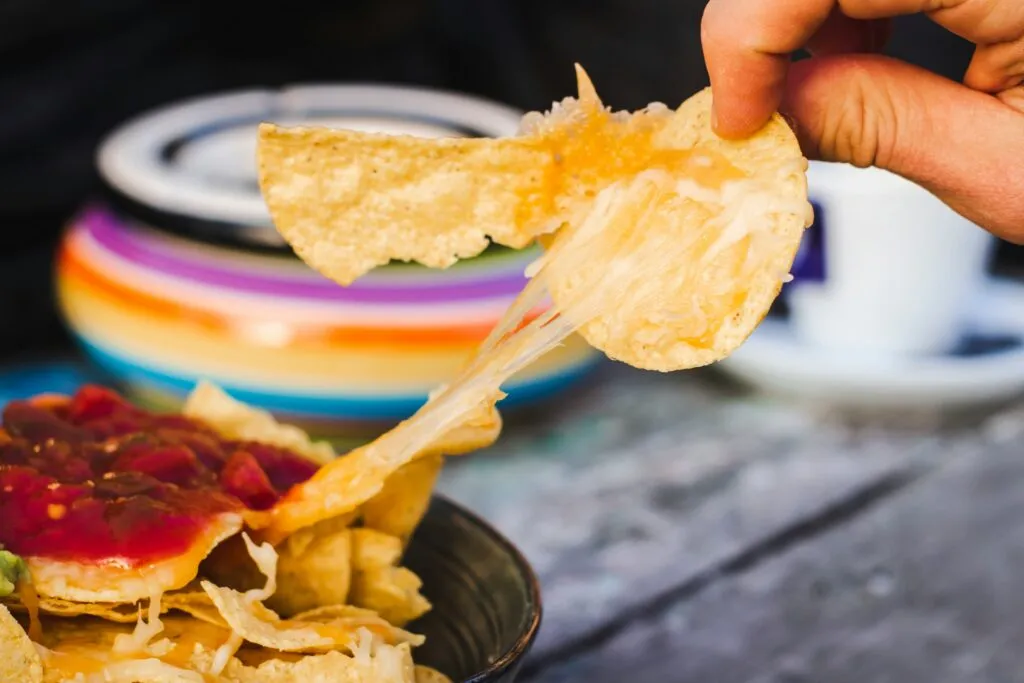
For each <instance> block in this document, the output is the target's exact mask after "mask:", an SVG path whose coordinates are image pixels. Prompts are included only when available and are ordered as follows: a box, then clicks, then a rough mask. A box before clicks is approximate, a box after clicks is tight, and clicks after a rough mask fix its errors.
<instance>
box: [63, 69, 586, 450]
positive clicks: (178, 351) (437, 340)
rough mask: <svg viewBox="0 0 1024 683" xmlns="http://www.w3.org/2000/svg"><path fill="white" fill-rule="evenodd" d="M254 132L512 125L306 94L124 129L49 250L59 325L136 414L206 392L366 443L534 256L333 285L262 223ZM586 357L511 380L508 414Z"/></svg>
mask: <svg viewBox="0 0 1024 683" xmlns="http://www.w3.org/2000/svg"><path fill="white" fill-rule="evenodd" d="M260 120H274V121H281V122H285V123H293V122H298V121H317V122H329V123H333V124H338V125H344V126H348V127H357V128H364V129H376V130H394V131H399V132H412V133H416V134H420V135H424V134H427V135H429V134H434V135H489V136H500V135H506V134H509V133H511V132H513V131H514V130H515V128H516V126H517V123H518V112H515V111H511V110H506V109H505V108H503V107H499V106H497V105H493V104H491V103H487V102H482V101H480V100H475V99H473V98H467V97H463V96H459V95H452V94H447V93H435V92H431V91H423V90H414V89H405V88H394V87H381V88H374V87H366V86H359V87H335V88H331V87H326V86H320V87H315V88H309V89H303V88H295V89H290V90H286V91H283V92H277V93H240V94H236V95H229V96H222V97H215V98H210V99H205V100H197V101H192V102H187V103H184V104H181V105H177V106H173V107H170V108H167V109H164V110H161V111H158V112H156V113H153V114H149V115H147V116H144V117H142V118H140V119H138V120H136V121H133V122H130V123H129V124H128V125H127V126H125V127H123V128H122V129H120V130H119V131H116V132H115V133H114V134H113V135H112V136H111V137H110V138H108V140H107V141H106V142H105V143H104V145H103V146H102V148H101V151H100V154H99V163H100V171H101V175H102V176H103V178H104V180H105V182H106V184H107V186H108V187H107V189H108V193H107V196H106V197H105V198H104V201H103V202H102V203H97V204H94V205H92V206H89V207H86V208H85V209H83V210H82V211H81V212H80V213H79V214H78V215H77V216H76V217H75V219H74V220H73V221H72V222H71V224H70V225H69V227H68V230H67V233H66V235H65V238H64V240H63V243H62V245H61V249H60V254H59V258H58V266H57V279H58V292H59V302H60V306H61V310H62V311H63V313H64V316H65V319H66V321H67V323H68V325H69V327H70V329H71V330H72V332H73V333H74V335H75V336H76V338H77V339H78V341H79V342H80V344H81V346H82V348H83V349H84V350H85V352H86V354H87V355H88V356H89V357H90V358H91V359H92V360H93V361H94V362H95V363H96V364H98V365H99V366H100V367H102V368H103V369H104V370H106V371H107V372H108V373H110V374H111V375H113V376H114V377H115V378H117V379H119V380H121V381H122V382H123V383H124V384H125V388H126V389H128V390H129V391H131V392H132V393H134V394H135V395H136V396H137V397H138V398H141V399H144V400H147V401H148V402H149V403H157V404H166V405H167V406H168V407H173V406H174V405H175V404H176V403H177V402H178V401H180V399H181V398H182V396H183V395H184V394H185V393H186V392H187V391H188V390H189V389H190V388H191V386H192V385H193V384H194V383H195V381H196V380H197V379H199V378H201V377H205V378H209V379H211V380H213V381H216V382H218V383H219V384H221V385H222V386H224V387H225V388H226V389H227V390H228V391H229V392H231V393H232V394H233V395H235V396H236V397H238V398H240V399H242V400H245V401H247V402H250V403H252V404H254V405H257V406H261V407H264V408H267V409H269V410H271V411H273V412H275V413H277V414H279V415H280V416H282V417H285V418H286V419H291V420H295V421H298V422H301V423H304V424H306V425H307V426H311V427H319V429H318V430H317V431H322V432H328V433H330V432H339V433H344V432H350V431H355V432H364V431H375V430H377V429H379V428H381V427H383V426H385V425H387V424H390V423H393V422H395V421H397V420H400V419H402V418H405V417H407V416H408V415H410V414H411V413H412V412H414V411H415V410H416V409H417V408H418V407H419V406H420V405H421V404H422V403H423V401H424V400H425V399H426V396H427V393H428V392H429V391H430V390H431V389H433V388H434V387H436V386H438V385H439V384H442V383H444V382H447V381H449V380H450V379H451V378H452V376H453V375H454V374H455V373H456V371H457V370H458V369H459V368H460V367H461V366H462V365H463V364H464V363H465V362H466V361H467V359H468V358H469V356H470V355H471V353H472V352H473V350H474V349H475V348H476V346H477V345H478V344H479V343H480V342H481V341H482V340H483V338H484V337H485V336H486V334H487V333H488V331H489V330H490V328H491V327H492V326H493V325H494V324H495V323H496V322H497V320H498V319H499V318H500V316H501V314H502V313H503V312H504V310H505V309H506V308H507V306H508V305H509V304H510V303H511V301H512V299H513V298H514V297H515V296H516V294H518V293H519V291H520V290H521V289H522V288H523V286H524V285H525V282H526V280H525V277H524V275H523V272H524V269H525V267H526V265H527V264H528V263H529V262H530V261H531V260H532V259H533V258H535V256H536V254H535V253H534V252H532V251H529V250H528V251H525V252H516V251H510V250H504V249H491V250H488V251H487V252H485V253H484V254H483V255H482V256H480V257H478V258H475V259H471V260H468V261H465V262H463V263H460V264H458V265H456V266H454V267H452V268H451V269H449V270H445V271H435V270H428V269H425V268H422V267H420V266H416V265H409V264H396V265H391V266H387V267H385V268H381V269H379V270H377V271H375V272H373V273H371V274H369V275H368V276H367V277H365V278H363V279H361V280H360V281H359V282H357V283H355V284H353V285H352V286H350V287H347V288H342V287H339V286H337V285H336V284H334V283H333V282H330V281H328V280H327V279H325V278H323V277H322V276H320V275H319V274H317V273H315V272H313V271H312V270H310V269H309V268H307V267H306V266H305V265H304V264H303V263H302V262H300V261H299V260H298V259H296V258H295V257H294V255H292V254H291V252H290V251H288V250H287V249H286V248H285V247H284V245H282V244H281V243H280V241H279V238H278V236H277V234H276V232H274V230H273V228H272V226H271V225H270V221H269V218H268V216H267V215H266V210H265V207H264V206H263V204H262V201H261V200H260V197H259V193H258V189H257V188H256V184H255V167H254V163H253V145H254V132H255V131H254V128H255V126H254V124H255V123H256V122H258V121H260ZM595 359H596V356H595V354H594V352H592V350H591V349H590V348H589V347H588V346H586V344H584V343H583V342H582V341H581V340H579V339H577V338H573V339H570V340H569V341H568V343H567V344H565V345H564V346H563V347H561V348H558V349H556V350H554V351H552V352H551V353H549V354H548V355H546V356H545V357H543V358H541V359H539V360H538V361H537V362H536V363H535V364H533V365H532V366H530V367H529V368H527V369H525V370H524V371H523V372H521V373H520V374H519V375H518V376H516V377H514V378H513V379H512V380H511V381H510V383H509V385H508V387H507V391H508V393H509V397H508V399H506V401H507V403H506V406H512V405H516V404H519V405H522V404H528V403H531V402H533V401H536V400H540V399H543V398H546V397H549V396H551V395H553V394H554V393H556V392H558V391H560V390H563V389H565V388H567V387H569V386H571V385H572V384H573V382H574V381H575V380H577V379H579V378H581V377H582V376H583V375H584V374H585V373H586V372H587V370H588V369H589V368H591V367H592V366H593V364H594V362H595Z"/></svg>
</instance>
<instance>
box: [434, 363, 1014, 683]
mask: <svg viewBox="0 0 1024 683" xmlns="http://www.w3.org/2000/svg"><path fill="white" fill-rule="evenodd" d="M599 375H600V376H599V378H598V380H597V381H596V382H595V383H594V384H593V386H592V387H591V388H590V389H589V390H587V391H585V392H579V393H577V394H575V395H573V396H572V397H571V398H570V399H569V400H567V401H565V402H564V403H563V404H562V405H561V406H559V407H557V408H552V409H549V410H546V411H543V413H542V415H541V416H535V417H532V418H530V417H523V418H520V419H519V420H514V421H512V422H511V423H510V424H509V425H507V427H506V434H505V436H504V437H503V438H502V440H501V441H500V442H499V444H498V445H497V446H495V447H494V448H492V449H491V450H489V451H486V452H483V453H479V454H476V455H473V456H470V457H467V458H463V459H460V460H451V461H450V463H449V465H448V467H447V468H446V473H445V475H444V479H443V482H442V486H441V488H442V490H443V491H444V492H445V493H447V494H449V495H450V496H452V497H453V498H455V499H457V500H459V501H462V502H464V503H466V504H468V505H469V506H470V507H472V508H473V509H474V510H476V511H478V512H480V513H481V514H483V515H484V516H486V517H487V518H488V519H489V520H491V521H492V522H493V523H494V524H495V525H497V526H498V527H499V528H500V529H501V530H502V531H504V532H505V533H506V534H507V535H508V536H509V537H510V538H512V540H514V541H515V542H516V543H517V544H518V545H519V546H520V547H521V548H522V550H523V551H524V552H525V553H526V555H527V556H528V557H529V559H530V560H531V562H532V563H533V565H534V567H535V568H536V569H537V571H538V573H539V575H540V577H541V581H542V584H543V588H544V597H545V606H546V613H545V623H544V627H543V630H542V632H541V635H540V638H539V640H538V643H537V645H536V648H535V650H534V652H533V653H532V656H531V659H530V661H529V662H528V665H527V670H526V671H525V672H524V677H523V678H524V681H525V682H526V683H568V682H570V681H572V682H575V681H579V682H586V683H626V682H634V683H647V682H648V681H650V682H651V683H661V682H665V683H674V682H676V681H679V682H681V683H683V682H685V683H689V682H695V683H696V682H699V683H706V682H713V683H732V682H734V681H735V682H749V683H770V682H771V683H776V682H777V683H783V682H785V683H803V682H806V683H846V682H847V681H848V682H849V683H875V682H878V683H882V682H889V681H892V682H893V683H916V682H918V681H920V682H922V683H944V682H946V681H949V682H954V681H956V682H957V683H960V682H964V681H971V682H975V681H978V682H992V683H1003V682H1012V681H1024V403H1021V404H1019V405H1016V406H1006V407H1003V408H1000V409H997V410H992V411H989V412H987V413H986V414H982V415H974V416H955V417H954V416H936V415H911V414H901V415H889V416H887V417H886V419H881V418H873V417H869V418H866V419H860V420H858V421H857V422H856V423H854V422H852V421H851V420H850V419H849V416H840V417H837V415H836V414H835V413H834V412H830V411H828V410H825V409H822V408H821V407H820V406H819V407H806V406H800V405H795V404H793V403H787V402H784V401H781V400H777V399H771V398H766V397H763V396H758V395H756V394H753V393H751V392H748V391H745V390H743V389H741V388H738V387H736V386H735V385H731V384H730V383H728V382H727V381H726V380H724V379H723V378H722V377H721V376H720V375H718V374H716V373H715V372H714V371H697V372H689V373H677V374H674V375H657V374H653V373H640V372H636V371H632V370H628V369H624V368H621V367H618V366H616V367H607V368H605V369H603V370H602V371H601V372H600V373H599Z"/></svg>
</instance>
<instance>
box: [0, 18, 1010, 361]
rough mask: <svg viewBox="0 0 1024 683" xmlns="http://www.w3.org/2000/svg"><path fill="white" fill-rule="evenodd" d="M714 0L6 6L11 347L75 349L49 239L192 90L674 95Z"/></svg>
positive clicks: (922, 38) (930, 48)
mask: <svg viewBox="0 0 1024 683" xmlns="http://www.w3.org/2000/svg"><path fill="white" fill-rule="evenodd" d="M703 8H704V3H703V2H701V1H699V0H690V1H687V0H333V1H331V2H322V1H316V0H290V1H289V2H284V3H274V4H264V5H260V4H258V3H255V2H244V3H243V2H237V1H232V0H219V1H218V0H208V1H207V2H202V3H201V2H198V1H196V0H193V1H191V2H178V1H173V0H148V1H147V0H91V1H88V2H85V1H83V2H74V3H72V2H58V1H56V0H0V224H2V225H3V228H4V233H3V235H4V240H5V248H4V249H3V250H2V251H0V320H3V321H4V322H3V323H0V330H2V333H0V354H3V355H5V356H10V355H11V354H12V353H16V352H22V351H26V350H40V349H42V348H44V347H52V346H59V345H62V344H65V343H66V340H65V337H64V335H63V332H62V331H61V327H60V324H59V323H58V322H57V317H56V314H55V312H54V309H53V306H52V304H51V301H50V297H51V287H50V279H51V275H50V259H51V254H52V251H53V247H54V244H55V240H56V238H57V236H58V234H59V231H60V228H61V226H62V224H63V223H64V221H65V220H66V219H67V218H68V216H69V214H70V213H71V212H72V211H73V210H74V209H75V208H76V207H78V206H79V205H81V203H82V202H83V201H84V200H86V199H88V198H89V197H90V195H92V193H93V192H94V191H96V189H97V185H98V183H97V178H96V174H95V172H94V169H93V150H94V148H95V146H96V144H97V142H98V140H99V139H100V138H101V137H102V136H103V135H104V134H105V133H106V132H108V131H109V130H110V129H111V128H112V127H114V126H116V125H118V124H119V123H121V122H122V121H123V120H124V119H126V118H127V117H129V116H132V115H133V114H136V113H138V112H140V111H143V110H146V109H148V108H151V107H153V106H156V105H159V104H163V103H166V102H168V101H171V100H175V99H179V98H182V97H186V96H190V95H197V94H205V93H210V92H215V91H223V90H229V89H235V88H245V87H252V86H275V85H281V84H286V83H294V82H311V81H334V82H338V81H378V82H382V81H386V82H394V83H411V84H419V85H427V86H435V87H439V88H447V89H454V90H460V91H465V92H470V93H476V94H480V95H484V96H487V97H491V98H494V99H497V100H501V101H504V102H507V103H510V104H513V105H515V106H518V107H521V108H523V109H540V108H546V107H547V106H548V105H549V104H550V103H551V102H552V101H553V100H556V99H561V98H562V97H564V96H566V95H569V94H573V92H574V77H573V70H572V63H573V62H574V61H579V62H582V63H583V64H585V65H586V67H587V69H588V71H589V72H590V74H591V76H592V77H593V78H594V80H595V82H596V83H598V84H599V86H600V89H601V93H602V95H603V96H604V97H605V99H606V101H607V102H608V103H609V104H611V105H613V106H615V107H617V108H636V107H639V106H642V105H644V104H647V103H648V102H650V101H655V100H657V101H664V102H668V103H672V104H676V103H678V102H680V101H681V100H682V99H684V98H685V97H687V96H688V95H690V94H691V93H693V92H694V91H695V90H697V89H698V88H701V87H703V86H705V85H706V84H707V76H706V73H705V71H704V65H703V60H702V57H701V49H700V40H699V35H700V31H699V26H700V17H701V13H702V11H703ZM741 20H742V19H741V18H739V17H737V21H741ZM890 53H891V54H893V55H896V56H899V57H902V58H904V59H907V60H909V61H912V62H915V63H918V64H921V65H924V66H926V67H928V68H931V69H933V70H935V71H938V72H940V73H942V74H944V75H946V76H949V77H951V78H959V77H960V76H961V75H962V73H963V71H964V69H965V68H966V65H967V63H968V61H969V59H970V54H971V47H970V46H969V45H967V44H966V43H964V42H963V41H961V40H960V39H958V38H956V37H955V36H952V35H951V34H949V33H946V32H945V31H943V30H942V29H939V28H937V27H936V26H934V25H932V24H931V23H929V22H928V21H927V20H923V19H920V18H917V17H915V18H907V19H905V20H901V21H900V22H898V25H897V29H896V31H895V33H894V37H893V42H892V45H891V48H890ZM1007 257H1011V258H1019V257H1017V256H1012V255H1011V254H1010V252H1009V251H1008V250H1007V251H1006V252H1005V253H1004V254H1003V259H1004V260H1006V259H1007Z"/></svg>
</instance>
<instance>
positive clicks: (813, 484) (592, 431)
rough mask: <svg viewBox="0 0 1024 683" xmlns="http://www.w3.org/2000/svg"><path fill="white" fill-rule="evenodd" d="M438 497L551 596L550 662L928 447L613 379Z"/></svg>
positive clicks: (495, 452)
mask: <svg viewBox="0 0 1024 683" xmlns="http://www.w3.org/2000/svg"><path fill="white" fill-rule="evenodd" d="M506 433H507V436H506V437H505V438H504V439H503V440H502V442H501V443H499V444H498V445H497V446H496V447H495V448H494V449H492V450H491V451H490V452H488V453H481V454H475V455H472V456H470V457H467V458H463V459H458V460H452V461H450V463H449V466H448V467H447V468H446V470H445V473H444V476H443V479H442V483H441V486H440V488H441V490H442V491H444V492H445V493H447V494H449V495H451V496H452V497H454V498H455V499H457V500H460V501H462V502H464V503H466V504H467V505H469V506H470V507H471V508H472V509H474V510H476V511H478V512H479V513H480V514H482V515H484V516H485V517H486V518H488V519H489V520H491V521H492V522H493V523H495V524H496V526H497V527H498V528H500V529H501V530H502V531H504V532H505V533H506V534H508V535H509V536H510V537H511V538H512V540H513V541H515V542H516V543H517V544H518V545H519V546H520V547H521V548H522V549H523V551H524V552H525V553H526V555H527V557H528V558H529V559H530V560H531V562H532V563H533V564H534V566H535V568H536V569H537V571H538V573H539V574H540V576H541V580H542V583H543V587H544V597H545V607H546V613H545V625H544V628H543V630H542V633H541V636H540V638H539V642H538V644H537V647H536V650H535V653H536V656H537V657H539V658H540V659H544V658H546V657H551V656H554V655H556V654H557V653H558V652H559V651H562V650H564V649H565V648H572V647H574V646H575V645H574V644H579V643H581V642H584V641H586V639H588V638H591V637H593V635H594V634H595V633H597V632H599V631H600V630H601V629H605V628H608V627H609V625H610V624H614V623H615V622H616V620H619V619H622V618H624V617H623V615H627V616H628V614H629V612H630V611H631V610H636V609H642V608H643V607H644V606H645V605H647V604H648V603H651V602H657V601H658V600H660V599H661V598H662V596H664V595H665V594H666V593H669V592H671V591H672V590H674V589H676V588H677V587H679V586H683V585H686V584H687V583H688V582H691V581H693V580H694V579H695V578H696V577H700V576H702V575H704V574H705V573H707V572H713V571H716V568H717V567H719V566H721V565H723V564H724V563H727V562H729V561H730V560H731V559H732V558H735V557H736V556H738V555H742V554H743V553H744V552H746V551H747V550H748V549H750V548H756V547H758V546H759V544H763V543H766V542H770V541H771V539H773V538H775V537H777V536H779V535H784V534H785V533H787V530H789V529H792V528H794V527H795V526H798V525H800V524H802V523H804V522H806V521H807V520H809V519H814V518H816V517H817V516H818V515H820V514H821V512H822V511H823V510H825V509H828V508H829V507H831V506H834V505H836V504H839V503H841V502H842V501H845V500H847V499H850V498H856V497H857V496H859V495H862V494H863V493H864V491H869V490H871V488H872V487H875V486H879V485H886V482H889V481H890V480H891V479H892V478H893V477H897V476H901V474H902V473H904V472H905V471H906V470H907V468H909V467H910V466H911V463H912V462H913V461H914V459H915V457H916V456H918V455H920V454H921V453H922V452H926V451H927V450H928V446H929V443H928V440H924V441H922V440H921V439H915V438H913V437H911V436H893V435H888V434H883V435H881V436H880V435H873V434H870V433H867V434H861V435H859V436H858V435H852V436H851V434H849V433H848V432H847V431H846V430H842V429H836V428H832V427H828V426H825V425H822V424H821V422H820V420H819V419H818V418H817V417H816V416H814V415H813V414H810V413H808V412H807V411H806V410H802V409H798V408H795V407H786V406H784V405H781V404H778V403H777V402H771V401H765V400H761V399H757V398H752V397H750V396H748V395H746V394H744V393H742V392H740V393H737V392H736V391H735V390H734V389H731V388H729V386H728V385H726V384H724V383H723V382H722V381H721V380H720V379H718V378H716V377H715V376H714V375H709V374H708V373H685V375H674V376H673V375H668V376H662V375H656V374H654V373H639V372H632V371H626V370H622V369H618V368H616V369H612V370H610V371H608V372H606V375H605V377H604V378H603V381H602V382H601V383H600V384H599V385H598V386H597V387H596V388H595V389H593V390H592V391H591V392H589V393H587V394H584V395H579V396H577V397H576V398H575V399H574V400H573V401H572V403H571V404H569V405H566V406H564V407H563V409H561V410H559V411H557V412H553V413H551V414H549V416H548V418H546V419H543V420H535V421H534V422H533V423H531V424H525V425H524V424H511V425H509V427H508V429H507V430H506Z"/></svg>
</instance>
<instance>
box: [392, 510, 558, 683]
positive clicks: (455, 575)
mask: <svg viewBox="0 0 1024 683" xmlns="http://www.w3.org/2000/svg"><path fill="white" fill-rule="evenodd" d="M405 564H406V565H407V566H408V567H409V568H410V569H412V570H413V571H414V572H416V573H417V574H419V576H420V577H421V578H422V579H423V592H424V594H425V595H426V597H427V598H428V599H429V600H430V601H431V602H432V603H433V605H434V608H433V609H432V610H431V611H430V612H429V613H428V614H427V615H426V616H425V617H423V618H422V619H420V620H419V621H417V622H416V623H414V624H411V625H410V626H409V630H411V631H413V632H414V633H422V634H423V635H425V636H426V637H427V642H426V643H425V644H424V645H423V646H422V647H418V648H416V652H415V653H414V657H415V659H416V662H417V663H419V664H425V665H427V666H432V667H434V668H435V669H437V670H439V671H441V672H443V673H444V674H446V675H447V676H449V677H450V678H451V679H452V680H453V681H456V682H460V683H512V681H514V680H515V678H516V674H518V673H519V668H520V666H521V665H522V662H523V659H524V657H525V656H526V653H527V652H528V651H529V649H530V646H531V645H532V644H533V640H534V638H535V637H536V636H537V631H538V630H539V629H540V620H541V602H540V588H539V586H538V584H537V577H536V576H535V575H534V573H533V570H532V569H531V568H530V565H529V564H528V563H527V562H526V559H525V558H523V556H522V554H520V552H519V551H518V550H517V549H516V548H515V546H513V545H512V544H511V543H510V542H509V541H508V540H507V539H506V538H504V537H503V536H502V535H501V534H499V533H498V532H497V531H495V530H494V529H493V528H491V527H490V526H489V525H488V524H487V523H486V522H484V521H483V520H482V519H480V518H479V517H477V516H476V515H473V514H472V513H470V512H468V511H467V510H465V509H464V508H462V507H460V506H458V505H456V504H455V503H453V502H451V501H449V500H447V499H445V498H440V497H435V498H434V501H433V503H432V504H431V506H430V511H429V512H428V513H427V516H426V517H425V518H424V520H423V522H422V523H421V524H420V527H419V529H418V530H417V531H416V535H415V536H414V537H413V539H412V542H411V543H410V544H409V549H408V551H407V553H406V557H405Z"/></svg>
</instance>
